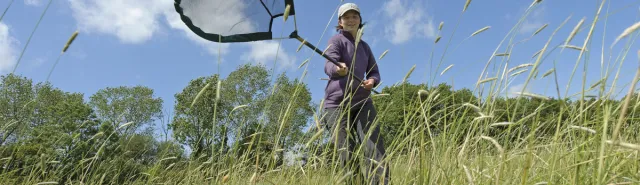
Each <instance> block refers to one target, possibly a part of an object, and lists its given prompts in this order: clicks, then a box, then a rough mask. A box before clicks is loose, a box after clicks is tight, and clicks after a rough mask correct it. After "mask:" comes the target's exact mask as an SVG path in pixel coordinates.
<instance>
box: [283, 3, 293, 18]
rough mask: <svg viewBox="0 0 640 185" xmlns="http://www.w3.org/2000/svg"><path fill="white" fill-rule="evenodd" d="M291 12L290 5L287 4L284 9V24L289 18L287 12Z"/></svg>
mask: <svg viewBox="0 0 640 185" xmlns="http://www.w3.org/2000/svg"><path fill="white" fill-rule="evenodd" d="M290 11H291V5H290V4H288V5H287V7H286V8H285V9H284V22H287V18H288V17H289V12H290Z"/></svg>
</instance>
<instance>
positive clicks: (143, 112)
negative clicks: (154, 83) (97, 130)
mask: <svg viewBox="0 0 640 185" xmlns="http://www.w3.org/2000/svg"><path fill="white" fill-rule="evenodd" d="M162 102H163V101H162V99H161V98H155V97H154V96H153V89H151V88H148V87H144V86H134V87H127V86H119V87H107V88H104V89H100V90H99V91H98V92H96V93H95V94H93V95H92V96H91V97H90V101H89V104H90V105H91V106H92V107H93V108H94V109H95V110H96V112H97V114H98V116H99V118H100V119H102V120H104V121H108V122H110V123H111V124H113V127H115V128H117V127H119V126H120V125H122V124H125V123H129V122H132V124H131V125H129V126H127V128H126V129H124V130H123V131H122V133H118V134H121V135H122V134H131V133H133V132H135V131H137V130H138V129H139V128H142V127H143V126H144V125H147V124H151V123H152V122H153V121H154V120H156V119H158V118H160V117H162V110H161V108H162Z"/></svg>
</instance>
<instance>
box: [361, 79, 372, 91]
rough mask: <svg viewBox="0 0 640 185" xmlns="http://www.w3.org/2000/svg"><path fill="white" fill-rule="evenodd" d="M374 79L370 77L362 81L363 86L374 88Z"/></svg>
mask: <svg viewBox="0 0 640 185" xmlns="http://www.w3.org/2000/svg"><path fill="white" fill-rule="evenodd" d="M373 82H374V81H373V79H368V80H365V81H363V82H362V85H361V86H362V87H364V88H365V89H367V90H371V89H373Z"/></svg>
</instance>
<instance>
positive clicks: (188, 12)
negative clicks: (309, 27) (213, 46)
mask: <svg viewBox="0 0 640 185" xmlns="http://www.w3.org/2000/svg"><path fill="white" fill-rule="evenodd" d="M287 5H290V6H291V7H290V8H289V15H294V14H295V11H294V8H293V0H175V4H174V7H175V9H176V11H177V12H178V14H179V15H180V18H181V19H182V21H183V22H184V23H185V24H186V26H187V27H188V28H189V29H191V31H193V32H194V33H195V34H197V35H198V36H200V37H202V38H204V39H207V40H209V41H213V42H223V43H226V42H251V41H260V40H271V39H273V32H272V31H271V28H272V25H273V21H274V19H275V18H278V17H280V16H283V15H284V11H285V8H286V6H287Z"/></svg>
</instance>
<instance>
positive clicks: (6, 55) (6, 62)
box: [0, 22, 18, 73]
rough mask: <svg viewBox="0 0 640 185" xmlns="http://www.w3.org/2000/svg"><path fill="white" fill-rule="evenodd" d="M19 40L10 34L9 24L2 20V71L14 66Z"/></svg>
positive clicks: (0, 60) (0, 25)
mask: <svg viewBox="0 0 640 185" xmlns="http://www.w3.org/2000/svg"><path fill="white" fill-rule="evenodd" d="M16 48H18V40H17V39H15V38H13V37H12V36H11V35H9V26H7V25H6V24H4V23H2V22H0V56H2V57H0V73H6V72H9V71H10V69H11V68H12V67H14V65H15V63H16V60H17V58H18V57H17V55H18V50H17V49H16Z"/></svg>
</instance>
